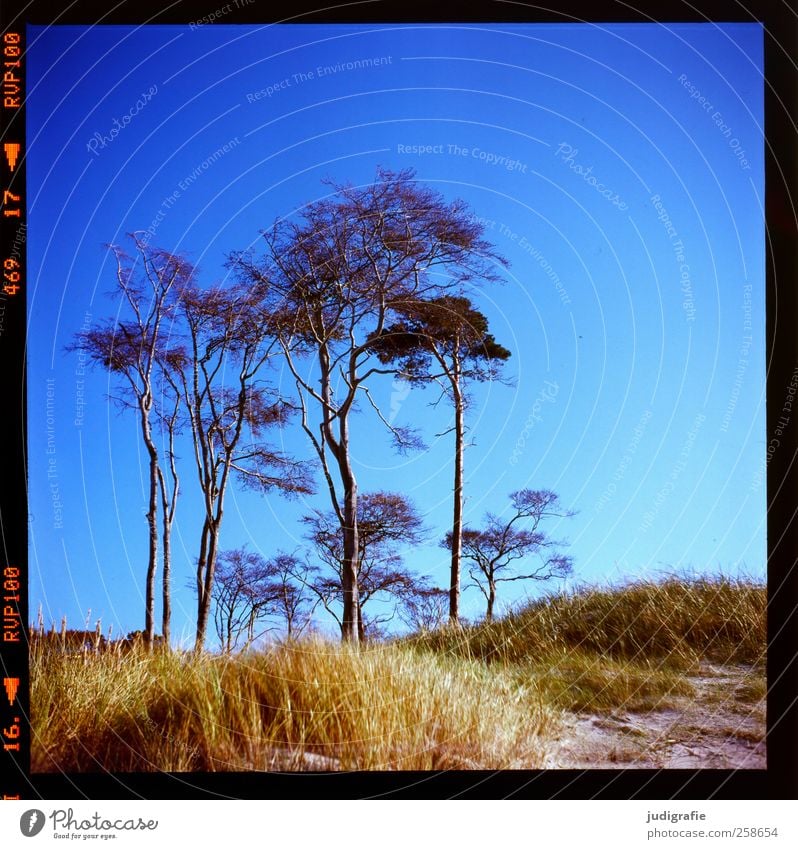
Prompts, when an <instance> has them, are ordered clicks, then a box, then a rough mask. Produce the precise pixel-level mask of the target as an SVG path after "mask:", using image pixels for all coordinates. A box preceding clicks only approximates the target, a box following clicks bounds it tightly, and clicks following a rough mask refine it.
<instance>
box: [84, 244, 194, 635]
mask: <svg viewBox="0 0 798 849" xmlns="http://www.w3.org/2000/svg"><path fill="white" fill-rule="evenodd" d="M130 238H131V240H132V242H133V245H134V248H135V255H134V256H132V257H131V256H130V255H128V254H127V253H125V251H124V250H123V249H122V248H121V247H119V246H115V245H112V246H110V250H111V252H112V253H113V256H114V259H115V263H116V286H115V292H114V293H115V294H118V295H119V296H121V299H122V303H121V304H120V309H119V314H120V316H121V317H120V318H118V319H117V320H116V321H107V322H103V323H100V324H97V325H95V326H93V327H90V328H89V329H88V330H86V331H83V332H81V333H79V334H78V335H77V337H76V339H75V341H74V343H73V344H72V345H70V346H69V350H80V351H83V352H84V353H86V354H87V355H88V358H89V360H90V361H91V362H93V363H95V364H97V365H100V366H102V367H104V368H106V369H108V370H109V371H110V372H111V373H112V374H115V375H117V376H119V377H120V378H121V379H122V391H121V393H120V394H119V395H118V396H116V400H117V401H119V403H120V404H122V405H123V406H124V407H126V408H132V409H134V410H135V411H136V412H137V414H138V418H139V427H140V432H141V437H142V441H143V442H144V446H145V449H146V452H147V459H148V472H149V473H148V493H147V512H146V519H147V529H148V545H147V573H146V579H145V603H144V632H143V633H144V637H145V640H146V642H147V644H148V645H152V644H153V642H154V636H155V577H156V572H157V568H158V494H159V488H161V484H165V480H164V477H163V476H164V471H163V462H164V458H163V454H162V453H161V452H159V449H158V444H157V439H156V434H155V432H154V425H155V424H156V419H157V418H158V417H160V418H162V419H163V418H165V419H166V420H167V421H171V422H172V424H176V413H175V418H172V413H173V412H174V407H173V406H172V401H171V400H170V401H166V402H165V404H164V408H163V409H160V408H159V406H158V404H157V400H158V398H159V393H158V386H159V385H160V384H162V383H163V367H164V364H165V363H166V362H167V361H168V360H169V357H170V354H169V350H170V333H171V330H172V322H173V321H174V317H175V313H176V310H177V302H178V300H179V298H180V295H181V293H182V292H183V291H184V290H185V289H186V288H187V287H189V286H190V285H191V284H192V281H193V277H194V268H193V266H192V265H191V264H190V263H189V262H187V261H186V260H185V259H183V258H181V257H179V256H177V255H175V254H172V253H169V252H167V251H164V250H162V249H160V248H155V247H149V246H148V245H147V243H146V241H145V240H144V239H143V238H142V237H141V235H140V234H137V233H133V234H131V235H130ZM170 426H171V425H170ZM170 450H171V446H170V447H167V448H166V452H167V453H168V452H169V451H170ZM166 462H167V465H169V464H170V463H171V458H170V459H168V460H167V461H166ZM161 494H162V495H163V489H162V488H161ZM173 494H174V500H171V499H168V498H167V499H166V500H167V501H170V503H171V506H172V514H171V516H172V518H173V517H174V511H173V508H174V503H176V498H177V490H176V488H175V489H174V490H173ZM170 529H171V519H170V521H169V522H167V521H164V525H163V533H164V545H165V550H166V551H167V552H168V546H169V532H170ZM163 593H164V600H163V601H164V628H165V632H166V633H165V634H164V636H167V635H168V630H169V610H170V604H169V581H168V555H167V561H166V562H165V574H164V585H163Z"/></svg>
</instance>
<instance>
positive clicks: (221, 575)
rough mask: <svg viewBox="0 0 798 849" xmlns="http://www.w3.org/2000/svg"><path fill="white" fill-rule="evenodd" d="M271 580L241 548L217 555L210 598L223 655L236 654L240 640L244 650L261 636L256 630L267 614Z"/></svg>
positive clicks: (262, 564) (257, 560)
mask: <svg viewBox="0 0 798 849" xmlns="http://www.w3.org/2000/svg"><path fill="white" fill-rule="evenodd" d="M270 577H271V576H270V574H269V570H268V567H267V564H266V561H265V560H264V559H263V558H262V557H261V556H260V555H259V554H256V553H254V552H250V551H247V550H246V549H244V548H238V549H234V550H231V551H220V552H219V555H218V559H217V566H216V575H215V580H214V583H213V588H212V590H211V596H212V598H213V614H214V623H215V625H216V634H217V636H218V637H219V641H220V643H221V645H222V649H223V651H226V652H228V653H230V652H233V651H235V650H236V649H237V648H238V646H239V643H240V641H241V638H242V637H244V638H245V646H244V648H247V647H248V646H250V645H251V644H252V643H253V642H254V641H255V640H256V639H257V637H258V636H261V634H260V633H256V627H257V624H258V623H259V622H260V621H261V620H262V619H263V618H264V617H265V616H266V615H267V613H268V606H269V603H270V602H271V595H270V591H269V590H270V588H269V586H268V582H269V579H270Z"/></svg>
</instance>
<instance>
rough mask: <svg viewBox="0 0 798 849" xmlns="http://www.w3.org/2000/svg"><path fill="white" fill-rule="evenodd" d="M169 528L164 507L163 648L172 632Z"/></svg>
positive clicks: (165, 646)
mask: <svg viewBox="0 0 798 849" xmlns="http://www.w3.org/2000/svg"><path fill="white" fill-rule="evenodd" d="M171 530H172V529H171V528H170V527H169V520H168V519H167V517H166V511H165V508H164V519H163V614H162V619H161V633H162V634H163V642H164V648H167V649H168V648H169V646H170V645H171V639H172V632H171V621H172V599H171V597H170V587H169V582H170V580H171V575H172V545H171Z"/></svg>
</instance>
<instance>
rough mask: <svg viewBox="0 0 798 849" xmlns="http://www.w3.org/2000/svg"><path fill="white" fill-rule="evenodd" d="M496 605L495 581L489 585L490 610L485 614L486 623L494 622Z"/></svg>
mask: <svg viewBox="0 0 798 849" xmlns="http://www.w3.org/2000/svg"><path fill="white" fill-rule="evenodd" d="M495 603H496V584H494V583H493V581H490V582H489V583H488V610H487V613H486V614H485V621H486V622H493V605H494V604H495Z"/></svg>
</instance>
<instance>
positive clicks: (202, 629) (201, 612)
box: [194, 516, 221, 653]
mask: <svg viewBox="0 0 798 849" xmlns="http://www.w3.org/2000/svg"><path fill="white" fill-rule="evenodd" d="M220 524H221V521H220V517H218V516H217V518H216V519H214V520H213V521H210V522H207V528H208V559H207V562H206V564H205V574H204V575H203V576H202V582H203V590H202V599H201V602H200V604H199V608H198V611H197V613H198V615H197V640H196V643H195V644H194V651H195V652H198V653H199V652H201V651H202V649H203V648H204V646H205V635H206V634H207V631H208V616H209V614H210V610H211V590H212V589H213V576H214V573H215V571H216V556H217V554H218V553H219V525H220ZM204 533H205V528H203V534H204Z"/></svg>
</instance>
